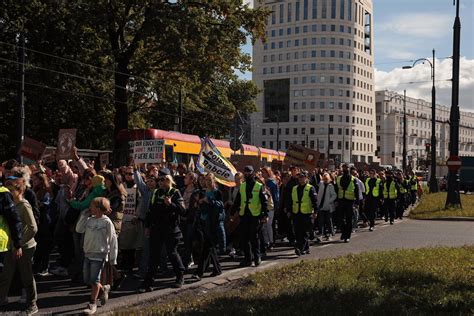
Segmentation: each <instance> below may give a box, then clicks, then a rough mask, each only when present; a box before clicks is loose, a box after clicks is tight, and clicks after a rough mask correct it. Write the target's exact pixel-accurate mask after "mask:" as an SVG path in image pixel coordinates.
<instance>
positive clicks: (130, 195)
mask: <svg viewBox="0 0 474 316" xmlns="http://www.w3.org/2000/svg"><path fill="white" fill-rule="evenodd" d="M125 190H126V191H127V198H126V199H125V207H124V208H123V214H124V215H125V216H127V215H128V216H133V215H135V209H136V206H137V189H136V188H130V189H125Z"/></svg>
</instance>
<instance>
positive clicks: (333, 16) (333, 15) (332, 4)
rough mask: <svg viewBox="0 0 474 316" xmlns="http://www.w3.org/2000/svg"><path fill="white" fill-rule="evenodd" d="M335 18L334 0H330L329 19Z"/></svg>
mask: <svg viewBox="0 0 474 316" xmlns="http://www.w3.org/2000/svg"><path fill="white" fill-rule="evenodd" d="M335 18H336V0H331V19H335Z"/></svg>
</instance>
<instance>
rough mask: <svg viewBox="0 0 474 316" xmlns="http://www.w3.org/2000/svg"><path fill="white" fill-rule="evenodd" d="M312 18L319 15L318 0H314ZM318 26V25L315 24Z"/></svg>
mask: <svg viewBox="0 0 474 316" xmlns="http://www.w3.org/2000/svg"><path fill="white" fill-rule="evenodd" d="M312 13H313V14H312V18H313V19H317V17H318V0H313V10H312ZM314 26H316V25H314ZM313 32H316V30H313Z"/></svg>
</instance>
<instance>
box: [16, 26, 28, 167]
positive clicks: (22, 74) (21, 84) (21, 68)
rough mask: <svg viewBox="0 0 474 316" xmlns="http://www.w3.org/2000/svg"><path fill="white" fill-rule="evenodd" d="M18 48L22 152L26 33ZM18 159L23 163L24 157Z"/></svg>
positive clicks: (19, 141)
mask: <svg viewBox="0 0 474 316" xmlns="http://www.w3.org/2000/svg"><path fill="white" fill-rule="evenodd" d="M19 44H20V45H19V47H20V48H19V50H18V77H19V80H18V81H19V84H18V110H17V111H18V125H17V148H16V149H17V151H16V152H17V153H19V152H20V147H21V143H22V142H23V139H24V138H25V59H26V58H25V35H24V34H23V32H21V33H20V43H19ZM18 161H20V163H23V157H22V156H20V155H18Z"/></svg>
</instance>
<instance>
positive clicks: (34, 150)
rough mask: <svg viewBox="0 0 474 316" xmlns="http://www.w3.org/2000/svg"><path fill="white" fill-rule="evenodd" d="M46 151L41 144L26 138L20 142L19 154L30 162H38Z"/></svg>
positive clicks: (44, 146)
mask: <svg viewBox="0 0 474 316" xmlns="http://www.w3.org/2000/svg"><path fill="white" fill-rule="evenodd" d="M45 149H46V145H45V144H43V143H42V142H39V141H37V140H34V139H33V138H29V137H26V136H25V138H24V139H23V141H22V142H21V147H20V152H19V154H20V155H21V156H23V157H25V158H28V159H31V160H34V161H36V160H39V159H41V156H43V153H44V151H45Z"/></svg>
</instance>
